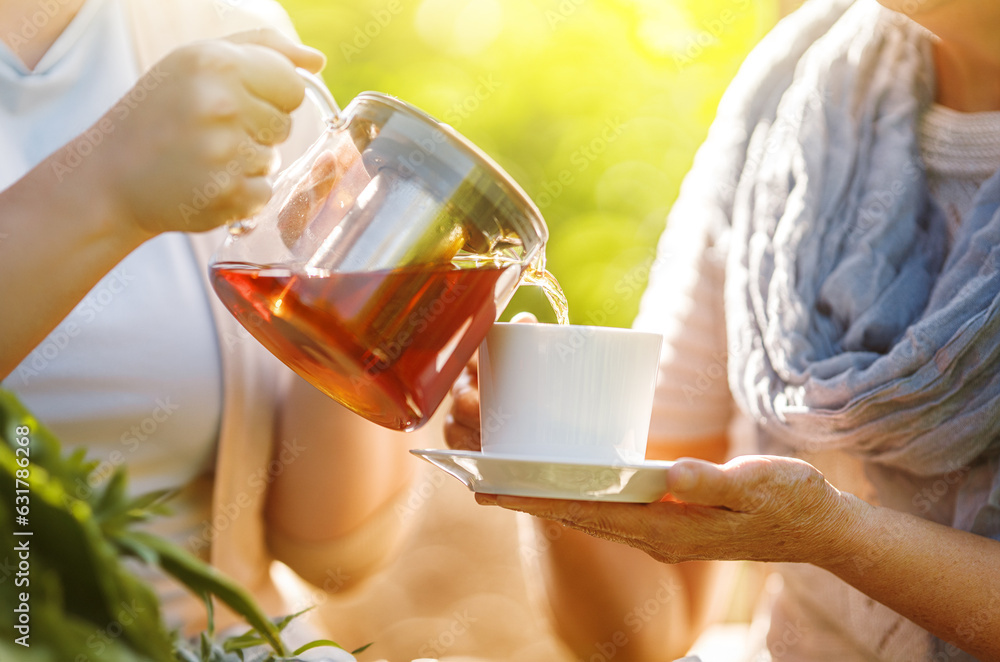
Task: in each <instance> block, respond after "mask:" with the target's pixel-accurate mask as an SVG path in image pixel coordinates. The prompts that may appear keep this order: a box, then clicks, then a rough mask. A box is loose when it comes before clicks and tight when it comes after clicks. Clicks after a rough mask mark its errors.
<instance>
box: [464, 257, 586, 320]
mask: <svg viewBox="0 0 1000 662" xmlns="http://www.w3.org/2000/svg"><path fill="white" fill-rule="evenodd" d="M451 263H452V264H453V265H455V266H457V267H459V268H461V267H463V266H472V267H482V266H484V265H487V264H490V265H494V266H496V267H498V268H501V269H502V268H505V267H509V266H512V265H516V264H519V263H520V260H519V259H516V258H513V257H508V256H505V255H501V254H497V253H491V254H489V255H485V256H484V255H478V254H459V255H456V256H454V257H453V258H452V259H451ZM521 282H522V283H523V284H525V285H536V286H538V287H540V288H542V293H543V294H545V298H546V299H548V301H549V306H551V307H552V312H553V313H555V316H556V321H557V322H558V323H559V324H569V303H567V301H566V294H565V293H564V292H563V289H562V287H561V286H560V285H559V281H558V280H556V277H555V276H553V275H552V272H550V271H548V270H547V269H539V268H537V267H528V268H527V269H526V270H525V272H524V274H523V275H522V276H521Z"/></svg>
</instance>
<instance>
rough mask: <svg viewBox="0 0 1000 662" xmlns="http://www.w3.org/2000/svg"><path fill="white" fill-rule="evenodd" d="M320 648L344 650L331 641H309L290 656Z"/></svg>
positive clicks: (360, 649)
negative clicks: (331, 647) (327, 647)
mask: <svg viewBox="0 0 1000 662" xmlns="http://www.w3.org/2000/svg"><path fill="white" fill-rule="evenodd" d="M321 646H333V647H334V648H339V649H340V650H344V647H343V646H341V645H340V644H338V643H337V642H336V641H331V640H329V639H317V640H316V641H310V642H309V643H308V644H306V645H305V646H300V647H298V648H296V649H295V652H294V653H292V655H301V654H302V653H305V652H306V651H307V650H312V649H313V648H319V647H321ZM368 646H371V644H368ZM368 646H365V648H368ZM358 650H359V651H362V650H364V648H359V649H358Z"/></svg>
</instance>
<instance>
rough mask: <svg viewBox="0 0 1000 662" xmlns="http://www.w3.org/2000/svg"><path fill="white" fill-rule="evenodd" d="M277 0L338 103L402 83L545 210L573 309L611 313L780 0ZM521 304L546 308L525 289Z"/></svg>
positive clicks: (595, 315)
mask: <svg viewBox="0 0 1000 662" xmlns="http://www.w3.org/2000/svg"><path fill="white" fill-rule="evenodd" d="M282 3H283V4H284V6H285V7H286V9H287V10H288V12H289V13H290V15H291V17H292V20H293V21H294V22H295V25H296V27H297V29H298V30H299V33H300V35H301V37H302V39H303V41H305V42H306V43H308V44H310V45H312V46H315V47H317V48H319V49H320V50H322V51H323V52H324V53H326V55H327V57H328V58H329V63H328V65H327V68H326V70H325V72H324V76H325V78H326V81H327V83H328V85H329V87H330V89H331V90H332V91H333V93H334V95H335V96H336V97H337V98H338V100H340V102H341V104H342V105H345V104H346V103H347V101H349V100H350V99H351V98H353V97H354V96H355V95H356V94H358V93H359V92H361V91H364V90H377V91H380V92H386V93H388V94H392V95H395V96H398V97H400V98H402V99H404V100H406V101H409V102H410V103H412V104H414V105H416V106H418V107H420V108H422V109H423V110H425V111H427V112H428V113H430V114H431V115H434V116H435V117H437V118H439V119H441V120H444V121H446V122H448V123H449V124H451V125H452V126H454V127H455V128H456V129H458V130H459V131H460V132H461V133H463V134H464V135H466V136H467V137H468V138H470V139H471V140H472V141H473V142H475V143H476V144H477V145H479V146H480V147H481V148H483V149H484V150H485V151H486V152H487V153H489V154H490V155H491V156H492V157H493V158H494V159H495V160H496V161H497V162H499V163H500V165H501V166H503V167H504V168H505V169H506V170H507V171H508V172H509V173H510V174H511V175H512V176H513V177H514V178H515V179H516V180H517V181H518V182H519V183H520V184H521V186H522V187H524V189H525V190H526V191H527V192H528V194H529V195H531V196H532V197H533V198H534V200H535V202H536V203H537V204H538V206H539V207H540V208H541V210H542V213H543V214H544V216H545V219H546V222H547V224H548V226H549V231H550V235H551V237H550V240H549V244H548V249H547V254H548V267H549V270H550V271H552V272H553V273H554V274H555V276H556V277H557V278H558V279H559V281H560V282H561V283H562V286H563V289H564V290H565V292H566V295H567V299H568V301H569V306H570V318H571V320H572V321H573V322H574V323H577V324H601V325H608V326H628V325H629V324H630V323H631V321H632V318H633V317H634V316H635V313H636V311H637V309H638V304H639V297H640V295H641V292H642V289H643V288H644V287H645V282H646V278H647V276H648V267H649V264H650V263H651V262H652V260H653V258H654V256H655V246H656V241H657V238H658V237H659V235H660V232H661V231H662V230H663V227H664V222H665V217H666V212H667V210H668V209H669V207H670V205H671V203H672V202H673V200H674V198H675V197H676V196H677V191H678V187H679V186H680V182H681V179H682V177H683V176H684V174H685V172H686V171H687V169H688V168H689V167H690V165H691V160H692V158H693V156H694V152H695V150H696V149H697V147H698V145H699V143H700V142H701V141H702V140H703V138H704V136H705V133H706V131H707V129H708V125H709V123H710V122H711V120H712V118H713V116H714V114H715V109H716V106H717V104H718V101H719V98H720V96H721V94H722V92H723V90H724V89H725V86H726V84H727V83H728V82H729V80H730V79H731V78H732V76H733V75H734V74H735V72H736V69H737V68H738V66H739V64H740V62H741V61H742V59H743V57H744V56H745V55H746V53H747V52H748V51H749V50H750V48H751V47H752V46H753V44H754V43H756V41H757V40H758V39H759V38H760V37H761V36H762V35H763V34H764V33H765V32H766V31H767V30H768V29H769V28H770V27H771V26H772V25H773V24H774V22H775V21H776V20H777V17H778V2H777V0H759V1H755V0H350V1H348V0H282ZM518 310H531V311H533V312H535V313H536V314H537V315H538V316H539V319H542V320H547V321H551V320H553V319H554V317H553V315H552V313H551V311H550V309H549V308H548V305H547V303H546V302H545V299H544V297H543V296H542V295H541V294H540V292H539V291H538V290H537V288H532V287H522V288H521V289H520V291H519V292H518V294H517V295H516V297H515V299H514V301H513V302H512V303H511V305H510V306H509V307H508V309H507V311H506V313H505V315H504V319H507V318H509V317H510V315H511V314H512V313H514V312H516V311H518ZM608 310H611V311H613V312H612V313H611V314H608V312H607V311H608Z"/></svg>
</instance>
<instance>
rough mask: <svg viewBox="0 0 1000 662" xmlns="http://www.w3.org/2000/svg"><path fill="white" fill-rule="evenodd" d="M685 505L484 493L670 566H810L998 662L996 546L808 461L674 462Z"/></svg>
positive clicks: (672, 476) (673, 480) (675, 488)
mask: <svg viewBox="0 0 1000 662" xmlns="http://www.w3.org/2000/svg"><path fill="white" fill-rule="evenodd" d="M668 481H669V484H670V485H671V491H672V493H673V494H674V495H675V496H676V497H678V498H679V499H682V500H683V502H681V503H678V502H660V503H655V504H646V505H637V504H613V503H582V502H569V501H555V500H545V499H527V498H520V497H479V500H480V502H481V503H497V504H498V505H501V506H503V507H506V508H512V509H514V510H519V511H522V512H529V513H531V514H534V515H538V516H541V517H545V518H548V519H553V520H556V521H558V522H562V523H563V524H566V525H568V526H571V527H574V528H578V529H580V530H581V531H584V532H587V533H590V534H591V535H594V536H598V537H601V538H605V539H608V540H613V541H616V542H620V543H624V544H627V545H631V546H634V547H637V548H639V549H642V550H643V551H645V552H646V553H647V554H649V555H650V556H652V557H653V558H656V559H658V560H660V561H662V562H666V563H677V562H679V561H684V560H690V559H747V560H755V561H791V562H799V563H812V564H814V565H817V566H819V567H821V568H825V569H827V570H829V571H831V572H833V573H834V574H836V575H837V576H839V577H841V578H842V579H843V580H844V581H846V582H848V583H849V584H851V585H852V586H854V587H855V588H857V589H858V590H860V591H862V592H864V593H865V594H867V595H869V596H870V597H872V598H873V599H875V600H878V601H879V602H881V603H882V604H884V605H886V606H887V607H889V608H891V609H894V610H895V611H897V612H898V613H900V614H902V615H903V616H906V617H907V618H909V619H910V620H912V621H913V622H915V623H917V624H918V625H920V626H922V627H924V628H925V629H927V630H928V631H930V632H931V633H933V634H934V635H936V636H938V637H940V638H941V639H944V640H945V641H949V642H951V643H952V644H954V645H955V646H957V647H959V648H961V649H962V650H964V651H966V652H968V653H970V654H972V655H975V656H976V657H977V658H979V659H983V660H1000V573H998V572H997V568H998V567H1000V543H998V542H997V541H994V540H989V539H987V538H983V537H980V536H976V535H973V534H971V533H966V532H964V531H959V530H956V529H952V528H949V527H946V526H942V525H940V524H935V523H932V522H928V521H926V520H922V519H920V518H918V517H914V516H912V515H908V514H905V513H900V512H897V511H893V510H890V509H887V508H881V507H876V506H872V505H870V504H868V503H866V502H864V501H862V500H861V499H858V498H857V497H854V496H853V495H850V494H847V493H843V492H839V491H838V490H837V489H836V488H834V487H833V486H832V485H830V484H829V483H827V482H826V481H825V480H824V479H823V476H822V474H820V473H819V472H818V471H816V469H814V468H813V467H812V466H810V465H808V464H807V463H805V462H801V461H799V460H793V459H790V458H775V457H764V456H745V457H741V458H737V459H735V460H733V461H731V462H729V463H727V464H726V465H723V466H717V465H713V464H708V463H703V462H696V461H689V462H679V463H678V464H676V465H674V467H672V468H671V470H670V472H669V474H668Z"/></svg>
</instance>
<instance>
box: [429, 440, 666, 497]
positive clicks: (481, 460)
mask: <svg viewBox="0 0 1000 662" xmlns="http://www.w3.org/2000/svg"><path fill="white" fill-rule="evenodd" d="M410 452H411V453H413V454H414V455H416V456H418V457H422V458H424V459H425V460H427V461H428V462H430V463H431V464H433V465H435V466H437V467H439V468H441V469H444V470H445V471H447V472H448V473H450V474H451V475H452V476H454V477H455V478H457V479H459V480H460V481H462V483H464V484H465V486H466V487H468V488H469V489H470V490H472V491H473V492H482V493H485V494H504V495H510V496H528V497H541V498H546V499H573V500H578V501H621V502H627V503H651V502H653V501H659V500H660V499H662V498H663V497H664V496H665V495H666V494H667V477H666V473H667V469H669V468H670V467H671V466H672V465H673V462H654V461H646V462H643V463H642V464H615V465H610V464H586V463H583V462H560V461H549V460H541V459H538V458H532V457H517V456H510V455H483V454H482V453H479V452H475V451H448V450H432V449H421V450H411V451H410Z"/></svg>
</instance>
